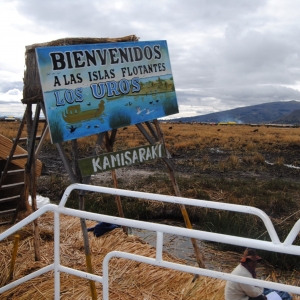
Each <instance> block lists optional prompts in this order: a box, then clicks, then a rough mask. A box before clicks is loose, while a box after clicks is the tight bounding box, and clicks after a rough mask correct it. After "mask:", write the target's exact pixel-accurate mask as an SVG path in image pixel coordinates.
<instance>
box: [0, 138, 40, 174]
mask: <svg viewBox="0 0 300 300" xmlns="http://www.w3.org/2000/svg"><path fill="white" fill-rule="evenodd" d="M12 147H13V142H12V141H11V140H10V139H9V138H7V137H5V136H3V135H1V134H0V159H1V160H6V159H7V156H9V154H10V151H11V149H12ZM14 154H15V155H20V154H27V151H26V150H24V149H23V148H21V147H20V146H17V148H16V151H15V153H14ZM12 163H13V164H14V165H16V166H18V167H20V168H21V169H24V168H25V164H26V163H27V158H22V159H17V160H14V161H13V162H12ZM41 173H42V162H41V161H40V160H38V159H37V161H36V174H37V176H40V175H41Z"/></svg>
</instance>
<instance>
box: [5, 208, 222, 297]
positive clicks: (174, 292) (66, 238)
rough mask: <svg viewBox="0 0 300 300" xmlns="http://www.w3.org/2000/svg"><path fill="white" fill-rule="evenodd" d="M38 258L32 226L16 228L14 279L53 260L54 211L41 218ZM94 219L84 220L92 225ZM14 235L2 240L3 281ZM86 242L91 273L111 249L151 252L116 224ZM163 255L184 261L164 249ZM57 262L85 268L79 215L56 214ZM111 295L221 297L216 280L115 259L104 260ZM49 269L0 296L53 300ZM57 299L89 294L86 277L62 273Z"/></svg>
mask: <svg viewBox="0 0 300 300" xmlns="http://www.w3.org/2000/svg"><path fill="white" fill-rule="evenodd" d="M39 222H40V230H41V238H42V240H41V257H42V261H41V262H35V261H34V245H33V239H32V235H31V225H28V226H27V227H26V228H24V229H23V230H21V231H20V232H19V234H20V236H21V239H20V244H19V250H18V257H17V262H16V266H15V278H14V279H18V278H21V277H22V276H24V275H27V274H29V273H31V272H33V271H35V270H37V269H39V268H41V267H44V266H46V265H48V264H51V263H52V262H53V225H52V224H53V215H52V213H47V214H46V215H45V216H43V217H41V218H40V221H39ZM93 224H94V222H88V223H87V225H88V226H92V225H93ZM12 247H13V237H12V238H10V239H8V240H6V241H3V242H1V244H0V254H1V258H0V259H1V265H2V266H3V268H2V270H3V271H2V272H1V275H0V284H1V286H3V285H4V283H5V281H6V278H7V276H8V272H9V263H10V259H11V251H12ZM90 247H91V254H92V262H93V268H94V272H95V274H98V275H102V261H103V258H104V257H105V255H106V254H107V253H108V252H110V251H112V250H119V251H127V252H130V253H136V254H140V255H145V256H148V257H155V249H154V248H153V247H151V246H150V245H148V244H146V243H145V242H143V241H142V240H140V239H139V238H138V237H135V236H126V235H125V234H124V233H123V231H122V230H121V229H115V230H114V231H112V232H110V233H108V234H106V235H104V236H102V237H100V238H95V237H94V236H92V235H90ZM163 258H164V260H167V261H171V262H181V263H184V262H183V261H181V260H179V259H176V258H175V257H173V256H171V255H169V254H167V253H164V254H163ZM61 263H62V264H63V265H64V266H68V267H72V268H75V269H78V270H82V271H85V270H86V268H85V256H84V248H83V241H82V235H81V227H80V223H79V220H78V219H76V218H73V217H69V216H62V217H61ZM109 272H110V273H109V278H110V299H122V300H123V299H204V300H205V299H207V300H208V299H209V300H212V299H223V289H224V285H225V283H224V282H223V281H220V280H217V279H210V278H199V279H198V280H197V281H196V282H195V283H192V279H193V275H191V274H187V273H183V272H178V271H173V270H167V269H164V268H158V267H154V266H149V265H145V264H142V263H138V262H134V261H128V260H124V259H117V258H114V259H112V260H111V262H110V265H109ZM53 282H54V278H53V272H48V273H46V274H44V275H42V276H39V277H37V278H35V279H33V280H31V281H29V282H27V283H25V284H22V285H20V286H18V287H16V288H14V289H12V290H9V291H7V292H5V293H3V294H2V295H1V296H0V299H24V300H25V299H53V293H54V292H53ZM96 288H97V294H98V298H99V299H102V285H101V284H98V283H96ZM61 299H90V289H89V284H88V281H87V280H84V279H80V278H77V277H75V276H71V275H68V274H61Z"/></svg>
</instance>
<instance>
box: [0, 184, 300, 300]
mask: <svg viewBox="0 0 300 300" xmlns="http://www.w3.org/2000/svg"><path fill="white" fill-rule="evenodd" d="M75 189H78V190H85V191H91V192H98V193H105V194H112V195H120V196H127V197H134V198H139V199H147V200H156V201H162V202H168V203H176V204H184V205H191V206H197V207H204V208H212V209H219V210H227V211H234V212H240V213H247V214H252V215H256V216H257V217H259V218H260V219H261V220H262V221H263V222H264V224H265V226H266V230H267V231H268V233H269V235H270V238H271V241H270V242H268V241H261V240H255V239H249V238H243V237H237V236H231V235H226V234H219V233H213V232H206V231H201V230H192V229H187V228H181V227H176V226H169V225H163V224H155V223H150V222H144V221H137V220H131V219H125V218H119V217H113V216H108V215H102V214H96V213H90V212H85V211H80V210H75V209H70V208H66V207H65V204H66V201H67V199H68V197H69V195H70V193H71V192H72V191H73V190H75ZM47 211H52V212H53V213H54V263H53V264H50V265H48V266H46V267H44V268H41V269H40V270H38V271H35V272H33V273H31V274H29V275H27V276H25V277H23V278H20V279H18V280H15V281H14V282H11V283H9V284H7V285H5V286H3V287H1V288H0V294H1V293H3V292H5V291H7V290H9V289H11V288H13V287H16V286H17V285H19V284H21V283H24V282H26V281H28V280H30V279H32V278H35V277H37V276H39V275H42V274H44V273H46V272H48V271H51V270H54V299H55V300H58V299H59V298H60V276H59V274H60V272H65V273H68V274H72V275H75V276H79V277H82V278H85V279H89V280H94V281H97V282H100V283H102V286H103V299H105V300H108V299H109V294H108V269H109V260H110V259H111V258H112V257H122V258H125V259H130V260H135V261H139V262H143V263H146V264H151V265H155V266H160V267H164V268H170V269H174V270H179V271H183V272H188V273H193V274H198V275H202V276H208V277H214V278H219V279H222V280H230V281H236V282H240V283H245V284H251V285H256V286H260V287H265V288H270V289H276V290H282V291H286V292H290V293H295V294H300V287H296V286H291V285H285V284H280V283H274V282H269V281H264V280H259V279H251V278H245V277H242V276H237V275H232V274H228V273H224V272H218V271H212V270H207V269H202V268H198V267H192V266H188V265H183V264H178V263H171V262H168V261H164V260H163V258H162V251H163V235H164V233H168V234H175V235H179V236H186V237H190V238H196V239H200V240H207V241H212V242H219V243H226V244H231V245H238V246H244V247H251V248H256V249H263V250H267V251H273V252H279V253H286V254H292V255H300V246H295V245H293V244H292V243H293V242H294V240H295V238H296V236H297V235H298V233H299V230H300V220H298V221H297V222H296V223H295V225H294V227H293V228H292V230H291V231H290V233H289V234H288V236H287V237H286V239H285V241H284V242H283V243H282V242H280V240H279V238H278V235H277V233H276V231H275V228H274V226H273V224H272V222H271V220H270V218H269V217H268V216H267V215H266V214H265V213H264V212H263V211H262V210H260V209H257V208H254V207H250V206H243V205H236V204H228V203H220V202H213V201H206V200H195V199H189V198H183V197H175V196H165V195H158V194H151V193H143V192H134V191H128V190H122V189H114V188H107V187H100V186H92V185H86V184H72V185H70V186H69V187H68V188H67V189H66V190H65V192H64V194H63V196H62V199H61V201H60V203H59V205H54V204H47V205H45V206H43V207H41V208H40V209H38V210H37V211H36V212H34V213H33V214H31V215H30V216H28V217H27V218H25V219H24V220H22V221H21V222H19V223H17V224H16V225H14V226H12V227H11V228H10V229H8V230H6V231H5V232H3V233H1V234H0V241H1V240H3V239H5V238H6V237H8V236H9V235H11V234H13V233H14V232H16V231H17V230H19V229H20V228H22V227H24V226H25V225H27V224H28V223H30V222H32V221H33V220H35V219H36V218H38V217H40V216H41V215H43V214H44V213H45V212H47ZM60 214H65V215H70V216H75V217H79V218H84V219H89V220H95V221H98V222H107V223H112V224H117V225H121V226H127V227H134V228H140V229H146V230H151V231H155V232H156V233H157V238H156V257H155V258H149V257H145V256H140V255H136V254H130V253H125V252H120V251H112V252H110V253H108V254H107V255H106V256H105V258H104V261H103V273H102V274H103V276H98V275H94V274H90V273H87V272H82V271H79V270H75V269H72V268H68V267H65V266H63V265H61V264H60V247H59V246H60V230H59V229H60V223H59V215H60Z"/></svg>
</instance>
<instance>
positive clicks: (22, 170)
mask: <svg viewBox="0 0 300 300" xmlns="http://www.w3.org/2000/svg"><path fill="white" fill-rule="evenodd" d="M24 171H25V169H18V170H10V171H7V175H16V174H18V173H24ZM1 173H2V174H3V172H1Z"/></svg>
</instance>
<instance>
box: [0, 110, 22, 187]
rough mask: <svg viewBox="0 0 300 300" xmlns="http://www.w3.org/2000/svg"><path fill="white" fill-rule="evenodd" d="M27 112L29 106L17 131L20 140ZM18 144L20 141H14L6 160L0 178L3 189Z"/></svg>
mask: <svg viewBox="0 0 300 300" xmlns="http://www.w3.org/2000/svg"><path fill="white" fill-rule="evenodd" d="M26 114H27V106H26V109H25V112H24V116H23V119H22V122H21V124H20V127H19V130H18V133H17V137H16V139H17V140H18V139H19V138H20V137H21V133H22V131H23V128H24V125H25V119H26V118H25V116H26ZM17 145H18V143H17V142H16V143H13V146H12V148H11V150H10V153H9V156H8V159H7V161H6V164H5V167H4V170H3V173H2V176H1V180H0V189H1V186H2V185H3V183H4V180H5V178H6V174H7V171H8V167H9V165H10V162H11V159H12V157H13V155H14V153H15V151H16V148H17Z"/></svg>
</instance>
